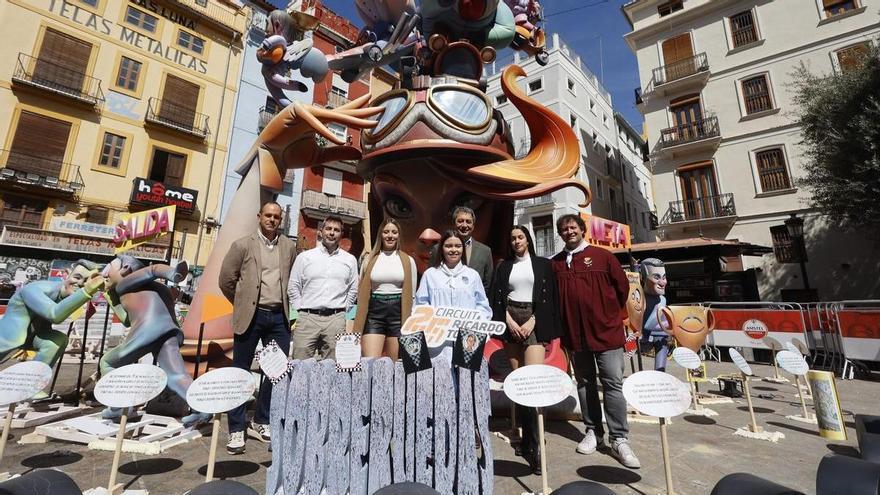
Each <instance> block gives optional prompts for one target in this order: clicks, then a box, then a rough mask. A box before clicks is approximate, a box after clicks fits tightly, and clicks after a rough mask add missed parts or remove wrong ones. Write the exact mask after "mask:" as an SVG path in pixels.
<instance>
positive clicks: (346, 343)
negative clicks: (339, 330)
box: [336, 333, 362, 371]
mask: <svg viewBox="0 0 880 495" xmlns="http://www.w3.org/2000/svg"><path fill="white" fill-rule="evenodd" d="M361 355H362V354H361V336H360V335H358V334H356V333H343V334H339V335H337V336H336V369H337V370H338V371H360V370H361Z"/></svg>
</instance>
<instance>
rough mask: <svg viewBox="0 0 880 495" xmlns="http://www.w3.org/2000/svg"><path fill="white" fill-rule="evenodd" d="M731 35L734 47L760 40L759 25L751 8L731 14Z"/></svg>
mask: <svg viewBox="0 0 880 495" xmlns="http://www.w3.org/2000/svg"><path fill="white" fill-rule="evenodd" d="M730 36H731V38H733V47H734V48H737V47H740V46H745V45H748V44H751V43H754V42H756V41H758V27H757V25H756V24H755V17H754V15H752V11H751V10H747V11H745V12H740V13H739V14H736V15H732V16H730Z"/></svg>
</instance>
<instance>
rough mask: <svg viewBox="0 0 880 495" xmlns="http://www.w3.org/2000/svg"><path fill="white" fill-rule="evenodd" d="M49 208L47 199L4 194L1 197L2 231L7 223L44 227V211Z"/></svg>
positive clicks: (0, 224) (18, 225)
mask: <svg viewBox="0 0 880 495" xmlns="http://www.w3.org/2000/svg"><path fill="white" fill-rule="evenodd" d="M48 208H49V203H48V202H47V201H45V200H40V199H34V198H30V197H27V196H16V195H13V194H4V195H3V196H2V197H0V231H2V230H3V226H5V225H11V226H16V227H29V228H32V229H39V228H42V227H43V213H44V212H45V211H46V209H48Z"/></svg>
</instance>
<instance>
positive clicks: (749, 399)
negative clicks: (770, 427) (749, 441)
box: [740, 371, 761, 433]
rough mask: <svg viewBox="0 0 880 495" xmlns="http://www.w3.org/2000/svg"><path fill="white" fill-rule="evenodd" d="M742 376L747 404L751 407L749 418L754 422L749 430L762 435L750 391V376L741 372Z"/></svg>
mask: <svg viewBox="0 0 880 495" xmlns="http://www.w3.org/2000/svg"><path fill="white" fill-rule="evenodd" d="M740 374H742V382H743V392H745V394H746V402H747V403H748V405H749V417H750V418H751V420H752V423H751V424H750V425H749V430H751V431H752V433H760V432H761V427H760V426H758V422H757V421H756V420H755V407H754V406H753V405H752V393H751V391H749V375H747V374H745V373H743V372H742V371H740Z"/></svg>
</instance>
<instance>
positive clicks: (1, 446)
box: [0, 403, 15, 461]
mask: <svg viewBox="0 0 880 495" xmlns="http://www.w3.org/2000/svg"><path fill="white" fill-rule="evenodd" d="M14 415H15V404H14V403H13V404H9V409H8V410H7V411H6V420H4V421H3V433H2V434H0V461H2V460H3V451H5V450H6V441H7V440H9V430H11V429H12V416H14Z"/></svg>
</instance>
